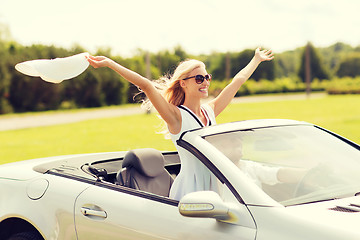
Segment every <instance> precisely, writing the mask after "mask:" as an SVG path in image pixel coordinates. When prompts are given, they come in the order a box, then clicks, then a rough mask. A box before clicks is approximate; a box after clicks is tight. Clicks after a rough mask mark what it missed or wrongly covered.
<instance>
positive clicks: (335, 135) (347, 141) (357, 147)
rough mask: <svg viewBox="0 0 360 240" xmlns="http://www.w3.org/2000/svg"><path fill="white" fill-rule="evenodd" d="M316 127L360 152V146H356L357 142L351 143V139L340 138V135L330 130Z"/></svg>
mask: <svg viewBox="0 0 360 240" xmlns="http://www.w3.org/2000/svg"><path fill="white" fill-rule="evenodd" d="M315 127H316V128H318V129H320V130H323V131H325V132H327V133H329V134H331V135H333V136H334V137H337V138H338V139H340V140H342V141H344V142H346V143H347V144H349V145H350V146H352V147H354V148H356V149H357V150H360V145H358V144H356V143H355V142H353V141H351V140H349V139H347V138H345V137H343V136H340V135H339V134H336V133H334V132H332V131H330V130H327V129H325V128H322V127H319V126H316V125H315Z"/></svg>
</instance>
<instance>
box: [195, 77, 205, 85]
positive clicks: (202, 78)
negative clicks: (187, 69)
mask: <svg viewBox="0 0 360 240" xmlns="http://www.w3.org/2000/svg"><path fill="white" fill-rule="evenodd" d="M205 78H206V77H204V76H203V75H196V76H195V81H196V83H197V84H202V83H203V82H204V79H205Z"/></svg>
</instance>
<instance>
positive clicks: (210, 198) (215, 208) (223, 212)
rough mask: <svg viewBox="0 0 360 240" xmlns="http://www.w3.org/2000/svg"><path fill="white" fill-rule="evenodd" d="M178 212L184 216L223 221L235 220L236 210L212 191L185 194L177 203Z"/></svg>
mask: <svg viewBox="0 0 360 240" xmlns="http://www.w3.org/2000/svg"><path fill="white" fill-rule="evenodd" d="M179 212H180V214H181V215H183V216H186V217H199V218H215V219H217V220H219V221H223V222H234V221H237V216H238V215H239V214H237V212H236V211H233V210H232V208H231V206H230V204H226V203H225V202H224V201H223V200H222V199H221V197H220V196H219V195H218V194H217V193H216V192H212V191H201V192H192V193H189V194H186V195H185V196H184V197H183V198H182V199H181V200H180V203H179Z"/></svg>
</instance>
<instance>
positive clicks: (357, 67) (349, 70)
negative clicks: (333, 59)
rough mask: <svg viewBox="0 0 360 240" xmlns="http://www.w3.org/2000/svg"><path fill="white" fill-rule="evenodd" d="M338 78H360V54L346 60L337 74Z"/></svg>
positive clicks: (352, 55)
mask: <svg viewBox="0 0 360 240" xmlns="http://www.w3.org/2000/svg"><path fill="white" fill-rule="evenodd" d="M336 75H337V76H338V77H345V76H348V77H355V76H360V53H353V54H350V55H349V56H347V57H346V58H344V59H343V60H342V61H341V62H340V64H339V68H338V70H337V72H336Z"/></svg>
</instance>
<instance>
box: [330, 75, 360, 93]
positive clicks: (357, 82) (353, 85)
mask: <svg viewBox="0 0 360 240" xmlns="http://www.w3.org/2000/svg"><path fill="white" fill-rule="evenodd" d="M326 91H327V93H328V94H360V77H356V78H351V77H344V78H335V79H333V80H332V81H331V82H330V83H329V85H328V87H327V89H326Z"/></svg>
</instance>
